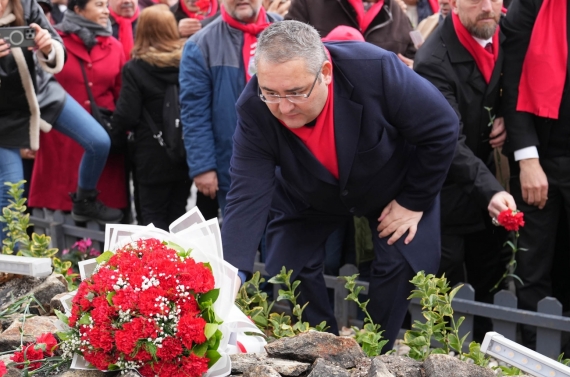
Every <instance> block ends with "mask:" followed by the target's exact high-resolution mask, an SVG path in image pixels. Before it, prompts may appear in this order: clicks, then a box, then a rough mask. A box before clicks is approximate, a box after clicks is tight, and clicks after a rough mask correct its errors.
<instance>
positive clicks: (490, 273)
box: [438, 216, 511, 340]
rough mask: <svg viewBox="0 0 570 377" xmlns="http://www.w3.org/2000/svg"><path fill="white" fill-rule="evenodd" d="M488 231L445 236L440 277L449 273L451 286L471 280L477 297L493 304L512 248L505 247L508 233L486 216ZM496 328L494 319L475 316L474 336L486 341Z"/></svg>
mask: <svg viewBox="0 0 570 377" xmlns="http://www.w3.org/2000/svg"><path fill="white" fill-rule="evenodd" d="M484 219H485V226H486V228H485V229H484V230H481V231H478V232H474V233H470V234H462V235H459V234H445V230H444V231H443V234H442V235H441V263H440V265H439V272H438V276H441V275H443V274H445V277H446V278H447V281H448V282H449V285H450V286H451V287H453V286H456V285H457V284H460V283H469V284H471V286H472V287H473V289H474V290H475V300H476V301H481V302H486V303H490V304H492V303H493V296H494V294H495V293H497V292H498V291H499V290H500V289H501V287H502V286H501V287H499V288H498V289H495V290H492V288H493V286H494V285H495V284H497V282H498V281H499V280H500V279H501V276H502V275H503V273H504V272H505V270H506V265H507V263H508V260H509V258H510V255H511V254H510V248H509V249H507V248H505V246H503V245H504V243H505V241H506V240H507V232H506V231H505V229H504V228H502V227H496V226H494V225H492V224H491V219H490V217H489V216H485V217H484ZM491 330H492V324H491V321H490V320H488V319H485V318H481V317H475V328H474V337H475V339H476V340H482V339H483V337H484V336H485V333H486V332H487V331H491Z"/></svg>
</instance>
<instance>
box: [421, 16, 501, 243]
mask: <svg viewBox="0 0 570 377" xmlns="http://www.w3.org/2000/svg"><path fill="white" fill-rule="evenodd" d="M501 39H503V36H502V35H501ZM502 62H503V53H502V50H500V51H499V57H498V59H497V62H496V63H495V70H494V71H493V74H492V77H491V81H490V82H489V84H488V85H487V83H486V82H485V79H484V78H483V75H482V74H481V72H480V71H479V68H478V67H477V64H476V63H475V60H474V59H473V57H472V56H471V54H470V53H469V52H468V51H467V49H466V48H465V47H463V45H462V44H461V42H460V41H459V38H458V37H457V34H456V33H455V29H454V27H453V22H452V20H451V17H446V19H445V20H444V22H443V24H442V25H440V26H439V27H438V28H437V29H436V30H435V31H434V32H433V33H432V34H431V35H430V37H429V38H428V40H427V41H426V42H425V43H424V44H423V45H422V47H421V48H420V49H419V51H418V53H417V54H416V58H415V60H414V70H415V71H416V72H417V73H419V74H420V75H421V76H423V77H424V78H426V79H427V80H429V81H430V82H431V83H432V84H433V85H435V87H436V88H438V89H439V91H440V92H441V93H442V94H443V95H444V96H445V98H446V99H447V101H448V102H449V104H450V105H451V107H453V109H454V110H455V112H456V113H457V115H458V116H459V119H460V122H461V123H460V126H461V134H460V137H459V142H458V144H457V149H456V150H455V156H454V157H453V161H452V163H451V167H450V168H449V173H448V176H447V178H446V180H445V183H444V185H443V188H442V190H441V222H442V232H443V233H444V234H467V233H471V232H475V231H478V230H481V229H484V228H485V223H484V217H486V216H487V205H488V204H489V201H490V200H491V198H492V197H493V195H495V194H496V193H497V192H499V191H503V190H504V188H503V187H502V186H501V185H500V184H499V182H498V181H497V179H496V178H495V176H494V174H493V172H494V171H495V166H494V165H495V163H494V160H493V149H492V147H491V145H490V144H489V133H490V132H491V128H492V127H491V124H492V120H491V116H500V114H499V106H500V96H499V94H500V93H499V88H500V86H499V81H500V77H501V67H502Z"/></svg>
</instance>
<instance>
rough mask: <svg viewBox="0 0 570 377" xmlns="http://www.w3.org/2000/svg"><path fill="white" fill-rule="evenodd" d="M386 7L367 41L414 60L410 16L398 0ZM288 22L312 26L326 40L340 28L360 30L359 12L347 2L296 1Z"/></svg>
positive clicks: (391, 0)
mask: <svg viewBox="0 0 570 377" xmlns="http://www.w3.org/2000/svg"><path fill="white" fill-rule="evenodd" d="M384 3H385V4H384V7H383V8H382V10H381V11H380V13H378V15H377V16H376V18H375V19H374V20H373V21H372V23H371V24H370V26H369V27H368V30H366V32H365V33H364V39H365V40H366V42H370V43H372V44H374V45H376V46H378V47H382V48H383V49H386V50H388V51H392V52H394V53H396V54H397V53H400V54H402V55H404V56H406V57H408V58H410V59H413V58H414V55H415V53H416V48H415V47H414V44H413V42H412V38H411V37H410V31H412V30H413V27H412V24H411V23H410V20H409V19H408V16H407V15H406V13H404V11H403V10H402V9H401V8H400V6H399V5H398V4H397V3H396V1H395V0H385V2H384ZM285 19H286V20H297V21H301V22H305V23H307V24H309V25H312V26H313V27H314V28H315V29H317V30H318V32H319V33H320V34H321V37H325V36H326V35H327V34H328V33H330V31H331V30H332V29H334V28H335V27H337V26H339V25H347V26H351V27H353V28H356V29H359V26H358V22H357V21H356V12H355V10H354V8H353V7H352V6H351V5H350V3H349V2H348V1H347V0H292V1H291V7H290V8H289V12H288V13H287V14H286V15H285Z"/></svg>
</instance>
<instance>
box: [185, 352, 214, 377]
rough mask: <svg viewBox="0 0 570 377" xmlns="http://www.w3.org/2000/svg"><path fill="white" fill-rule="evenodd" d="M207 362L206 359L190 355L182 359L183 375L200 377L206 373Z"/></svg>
mask: <svg viewBox="0 0 570 377" xmlns="http://www.w3.org/2000/svg"><path fill="white" fill-rule="evenodd" d="M208 361H210V360H209V359H208V358H206V357H199V356H196V355H194V354H193V353H191V354H190V356H188V357H184V358H182V368H183V370H184V375H185V376H188V377H202V375H203V374H204V373H206V372H207V371H208Z"/></svg>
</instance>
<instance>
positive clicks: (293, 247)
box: [266, 187, 440, 352]
mask: <svg viewBox="0 0 570 377" xmlns="http://www.w3.org/2000/svg"><path fill="white" fill-rule="evenodd" d="M302 206H303V203H299V202H297V201H295V200H294V199H291V198H287V197H286V194H284V193H283V191H281V190H280V188H279V187H278V188H277V190H276V193H275V194H274V197H273V204H272V211H271V215H270V221H269V225H268V227H267V249H268V256H267V262H266V269H267V271H268V273H269V274H270V275H275V274H276V273H277V272H279V270H280V269H281V266H285V267H287V269H292V270H293V275H292V280H300V281H301V284H300V285H299V293H300V295H299V298H298V300H297V301H298V302H299V303H300V304H301V306H302V305H304V304H305V303H307V302H308V303H309V305H308V306H307V307H306V309H305V311H304V313H303V314H304V320H306V321H308V322H309V323H310V324H311V325H312V326H315V325H317V324H319V323H320V322H321V321H327V324H328V325H329V326H330V327H331V328H330V329H329V331H330V332H333V333H338V326H337V324H336V320H335V317H334V312H333V309H332V308H331V305H330V302H329V299H328V294H327V288H326V285H325V281H324V278H323V269H324V263H325V245H326V240H327V238H328V237H329V236H330V235H331V233H332V232H333V231H334V230H336V229H338V228H339V226H341V225H342V224H346V219H347V216H334V215H326V214H323V213H320V212H316V211H314V210H312V209H311V208H310V207H308V206H306V207H305V209H302ZM378 215H379V213H378ZM369 223H370V228H371V230H372V242H373V244H374V252H375V259H374V261H373V263H372V266H371V273H370V289H369V293H368V296H369V298H370V303H369V304H368V307H367V310H368V312H369V313H370V315H371V317H372V319H373V321H374V322H375V323H377V324H380V325H381V329H382V330H384V333H383V334H382V335H383V337H384V338H386V339H388V340H389V343H388V344H387V345H386V346H385V348H384V349H383V351H384V352H386V351H388V350H390V349H391V348H392V345H393V344H394V341H395V340H396V337H397V335H398V332H399V331H400V328H401V326H402V323H403V320H404V317H405V315H406V312H407V309H408V305H409V302H408V299H407V298H408V296H409V295H410V293H411V290H412V289H413V286H412V284H411V283H410V280H411V279H412V278H413V276H414V274H415V272H416V271H417V270H419V269H425V270H427V271H426V273H435V272H436V271H437V266H438V262H439V248H440V243H439V234H440V228H439V200H436V201H435V203H434V205H433V206H432V208H431V209H430V210H428V211H426V212H424V215H423V217H422V220H421V221H420V223H419V225H418V232H417V233H416V236H415V238H414V240H413V241H412V242H411V243H410V244H409V245H404V239H405V236H404V237H402V238H400V240H398V241H397V242H396V243H395V244H394V245H391V246H388V244H387V238H383V239H380V238H378V231H377V230H376V227H377V226H378V221H377V216H372V217H371V218H369ZM420 252H423V253H424V255H433V256H434V258H433V259H434V260H431V259H430V261H429V264H428V263H424V265H423V266H425V267H423V268H412V266H411V265H410V263H411V261H412V260H411V259H409V258H412V259H413V257H410V255H412V254H414V255H418V254H420ZM418 265H419V263H418V264H417V266H418ZM432 266H434V267H432Z"/></svg>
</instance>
